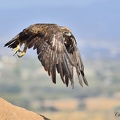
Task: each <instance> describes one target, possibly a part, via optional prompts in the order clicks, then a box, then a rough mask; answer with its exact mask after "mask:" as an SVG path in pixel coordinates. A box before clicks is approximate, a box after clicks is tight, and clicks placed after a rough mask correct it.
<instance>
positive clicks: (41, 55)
mask: <svg viewBox="0 0 120 120" xmlns="http://www.w3.org/2000/svg"><path fill="white" fill-rule="evenodd" d="M22 45H24V48H23V50H21V49H20V48H21V46H22ZM5 46H8V47H9V48H12V49H14V51H15V53H14V54H16V53H18V52H19V53H20V54H18V57H22V56H23V55H25V53H26V51H27V49H29V48H32V47H33V50H34V49H37V55H38V59H39V60H40V61H41V63H42V65H43V66H44V69H45V70H46V71H47V72H48V75H49V76H51V77H52V81H53V83H56V70H57V72H58V73H59V74H60V77H61V80H62V81H63V83H64V84H66V86H68V84H69V81H70V82H71V85H72V87H74V78H73V76H74V75H73V71H74V67H75V68H76V72H77V76H78V80H79V83H80V85H81V86H83V81H84V83H85V84H86V85H87V86H88V82H87V80H86V78H85V75H84V65H83V62H82V59H81V56H80V53H79V50H78V47H77V43H76V40H75V37H74V35H73V34H72V32H71V30H70V29H69V28H68V27H63V26H58V25H57V24H33V25H30V26H29V27H28V28H26V29H24V30H23V31H22V32H20V33H19V34H18V35H16V36H15V37H14V38H13V39H12V40H10V41H9V42H7V43H6V44H5Z"/></svg>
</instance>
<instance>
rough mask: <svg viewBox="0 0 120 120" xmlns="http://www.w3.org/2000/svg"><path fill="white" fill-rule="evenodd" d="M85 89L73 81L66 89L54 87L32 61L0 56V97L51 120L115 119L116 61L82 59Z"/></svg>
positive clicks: (119, 100) (119, 94)
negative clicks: (87, 83) (86, 83)
mask: <svg viewBox="0 0 120 120" xmlns="http://www.w3.org/2000/svg"><path fill="white" fill-rule="evenodd" d="M84 64H85V74H86V77H87V79H88V82H89V87H87V86H84V87H83V88H82V87H81V86H80V85H79V84H78V81H77V78H76V77H75V78H76V79H75V88H74V89H72V87H71V86H70V85H69V87H68V88H67V87H66V86H65V85H64V84H63V83H62V81H61V80H60V77H59V75H57V84H56V85H55V84H53V83H52V81H51V78H50V77H49V76H48V75H47V72H45V71H44V68H43V67H41V64H40V62H39V61H38V60H37V59H36V58H32V57H28V56H26V57H23V58H22V59H18V58H17V57H13V56H12V57H10V56H1V57H0V97H2V98H4V99H6V100H7V101H9V102H11V103H12V104H14V105H17V106H20V107H24V108H26V109H28V110H31V111H34V112H37V113H40V114H43V115H44V116H46V117H48V118H51V119H52V120H63V119H64V120H65V119H69V120H73V119H75V120H80V119H81V120H91V119H92V120H106V119H109V120H114V119H115V120H116V119H118V118H116V117H115V115H114V112H115V111H119V112H120V87H119V86H120V74H119V71H120V67H119V66H120V62H119V60H108V59H99V60H97V59H96V60H94V61H93V60H92V59H91V60H90V59H89V60H84Z"/></svg>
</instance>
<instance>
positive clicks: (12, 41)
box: [4, 35, 19, 49]
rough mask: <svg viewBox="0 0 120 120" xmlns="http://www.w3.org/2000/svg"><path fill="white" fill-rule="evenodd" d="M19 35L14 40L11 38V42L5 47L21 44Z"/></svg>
mask: <svg viewBox="0 0 120 120" xmlns="http://www.w3.org/2000/svg"><path fill="white" fill-rule="evenodd" d="M18 39H19V35H17V36H15V37H14V38H13V39H12V40H10V41H9V42H7V43H6V44H5V45H4V47H6V46H8V47H9V48H12V49H14V48H16V47H17V46H18V45H19V41H18Z"/></svg>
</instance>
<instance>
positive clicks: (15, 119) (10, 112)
mask: <svg viewBox="0 0 120 120" xmlns="http://www.w3.org/2000/svg"><path fill="white" fill-rule="evenodd" d="M0 120H50V119H48V118H46V117H44V116H42V115H39V114H37V113H34V112H32V111H28V110H26V109H24V108H21V107H18V106H15V105H12V104H11V103H9V102H7V101H6V100H4V99H3V98H0Z"/></svg>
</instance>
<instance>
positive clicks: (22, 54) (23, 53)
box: [17, 51, 25, 58]
mask: <svg viewBox="0 0 120 120" xmlns="http://www.w3.org/2000/svg"><path fill="white" fill-rule="evenodd" d="M24 55H25V52H24V51H22V52H21V53H20V54H19V55H17V56H18V57H19V58H21V57H22V56H24Z"/></svg>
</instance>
